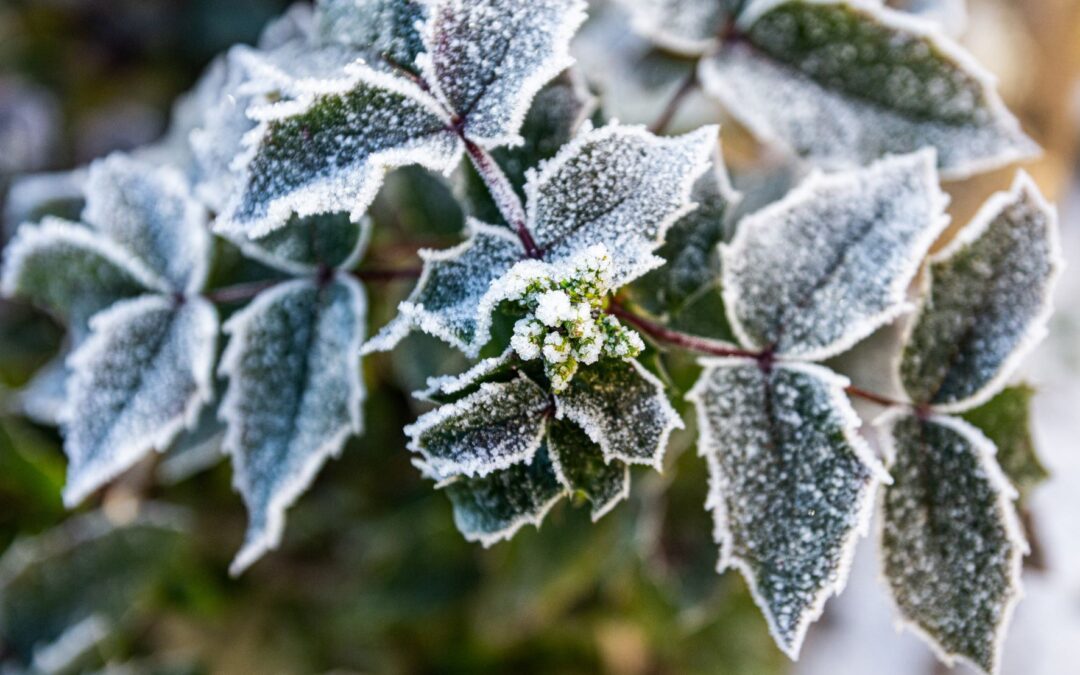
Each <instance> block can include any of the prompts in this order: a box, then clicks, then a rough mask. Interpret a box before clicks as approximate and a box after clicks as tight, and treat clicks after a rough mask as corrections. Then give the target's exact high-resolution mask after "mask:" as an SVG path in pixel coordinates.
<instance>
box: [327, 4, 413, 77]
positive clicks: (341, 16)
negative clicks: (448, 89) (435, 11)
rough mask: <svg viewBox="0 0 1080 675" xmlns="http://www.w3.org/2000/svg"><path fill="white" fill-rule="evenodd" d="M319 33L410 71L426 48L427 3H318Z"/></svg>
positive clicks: (333, 40) (331, 41)
mask: <svg viewBox="0 0 1080 675" xmlns="http://www.w3.org/2000/svg"><path fill="white" fill-rule="evenodd" d="M315 12H316V14H315V23H316V30H317V32H318V35H319V37H320V40H321V41H322V42H324V43H337V44H341V45H345V46H347V47H350V48H353V49H356V50H359V51H363V52H366V53H369V54H371V55H372V56H381V57H384V58H387V59H388V60H389V61H390V62H391V63H393V64H395V65H398V66H402V67H405V68H411V67H412V66H413V64H414V62H415V61H416V56H417V54H419V53H420V52H421V51H423V49H424V45H423V41H422V40H421V38H420V30H419V26H420V24H421V23H422V22H423V21H424V19H425V17H426V15H427V2H426V0H317V2H316V8H315Z"/></svg>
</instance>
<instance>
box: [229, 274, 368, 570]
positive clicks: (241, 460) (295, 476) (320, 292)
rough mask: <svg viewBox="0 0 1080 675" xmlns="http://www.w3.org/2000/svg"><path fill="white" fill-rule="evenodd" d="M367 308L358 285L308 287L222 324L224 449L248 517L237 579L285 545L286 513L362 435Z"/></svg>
mask: <svg viewBox="0 0 1080 675" xmlns="http://www.w3.org/2000/svg"><path fill="white" fill-rule="evenodd" d="M366 307H367V301H366V298H365V296H364V291H363V289H362V288H361V287H360V285H359V284H358V283H357V282H356V281H355V280H353V279H352V278H351V277H348V276H344V275H338V276H337V277H336V278H335V279H334V280H333V281H332V282H330V283H328V284H325V285H320V284H319V283H317V282H316V281H313V280H309V279H301V280H295V281H289V282H285V283H282V284H280V285H278V286H276V287H274V288H273V289H271V290H269V291H266V292H264V293H262V294H261V295H259V296H258V297H257V298H256V299H255V300H254V302H252V303H251V304H250V305H248V306H247V307H245V308H244V309H243V310H242V311H241V312H239V313H238V314H236V315H234V316H233V317H232V318H231V319H230V320H229V322H228V323H227V324H226V325H225V332H226V333H229V334H230V335H231V337H230V340H229V346H228V348H227V349H226V350H225V353H224V355H223V356H222V362H221V366H220V373H221V374H222V375H223V376H227V377H228V378H229V388H228V390H227V391H226V394H225V398H224V399H223V401H222V406H221V411H220V416H221V419H222V420H223V421H224V422H225V423H226V425H227V430H226V435H225V443H224V449H225V451H226V452H227V453H228V454H229V455H230V456H231V457H232V460H233V472H234V473H233V476H234V478H233V481H234V484H235V485H236V487H237V489H238V490H239V491H240V494H241V495H242V496H243V498H244V502H245V503H246V504H247V507H248V513H249V518H250V522H249V525H248V531H247V535H246V537H245V541H244V546H243V548H241V550H240V552H239V553H237V555H236V558H235V560H234V561H233V564H232V566H231V568H230V571H231V572H232V573H233V574H239V573H240V572H242V571H243V570H244V569H246V568H247V567H248V566H249V565H250V564H251V563H253V562H255V561H256V560H257V559H258V558H259V557H260V556H262V554H263V553H265V552H266V551H267V550H269V549H272V548H275V547H276V546H277V545H278V543H279V542H280V540H281V534H282V530H283V529H284V525H285V522H284V521H285V510H286V509H287V508H288V507H289V506H291V505H292V503H293V502H294V501H296V499H297V498H298V497H299V496H300V495H301V494H302V493H303V492H304V490H306V489H307V487H308V485H309V484H310V483H311V481H312V480H313V479H314V478H315V475H316V474H317V473H318V471H319V469H320V468H322V465H323V464H324V463H325V462H326V460H327V459H328V458H330V457H332V456H334V455H336V454H337V453H339V452H340V451H341V448H342V447H343V446H344V444H345V441H346V439H348V437H349V436H351V435H353V434H357V433H360V431H361V428H362V425H361V419H360V413H361V403H362V401H363V398H364V387H363V383H362V381H361V379H360V344H361V342H362V341H363V336H364V323H365V318H366V313H367V309H366Z"/></svg>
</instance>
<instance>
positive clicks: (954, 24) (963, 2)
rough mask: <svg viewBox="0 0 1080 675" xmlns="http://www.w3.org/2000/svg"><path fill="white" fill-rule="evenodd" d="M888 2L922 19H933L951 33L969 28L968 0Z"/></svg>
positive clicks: (955, 33)
mask: <svg viewBox="0 0 1080 675" xmlns="http://www.w3.org/2000/svg"><path fill="white" fill-rule="evenodd" d="M888 4H889V6H890V7H894V8H896V9H899V10H901V11H904V12H908V13H909V14H914V15H915V16H917V17H919V18H921V19H927V20H929V21H933V22H934V23H936V24H938V25H939V26H941V27H942V29H944V31H945V32H946V33H948V34H949V35H953V36H956V35H960V34H962V33H963V32H964V31H965V29H966V28H967V24H968V9H967V0H889V2H888Z"/></svg>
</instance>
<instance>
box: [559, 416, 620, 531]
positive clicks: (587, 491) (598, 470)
mask: <svg viewBox="0 0 1080 675" xmlns="http://www.w3.org/2000/svg"><path fill="white" fill-rule="evenodd" d="M547 448H548V453H549V455H550V456H551V463H552V469H553V471H554V472H555V476H556V477H557V478H558V480H559V483H560V484H561V485H562V486H563V487H564V488H565V489H566V490H568V491H570V492H571V493H575V492H576V493H581V494H583V495H584V496H585V498H586V499H588V500H589V502H591V503H592V519H593V521H594V522H595V521H597V520H599V519H600V518H602V517H603V516H604V515H605V514H607V513H608V511H610V510H611V509H613V508H615V506H616V505H617V504H618V503H619V502H621V501H622V500H624V499H626V498H627V497H628V496H630V467H629V466H627V464H626V463H625V462H620V461H618V460H610V461H609V460H606V459H605V458H604V453H603V451H601V449H600V446H599V445H597V444H596V443H594V442H593V441H592V440H590V439H589V437H588V436H587V435H586V434H585V432H584V431H582V430H581V428H580V427H578V426H577V425H576V424H572V423H569V422H564V421H560V420H555V421H553V422H552V423H551V424H550V425H549V426H548V435H547Z"/></svg>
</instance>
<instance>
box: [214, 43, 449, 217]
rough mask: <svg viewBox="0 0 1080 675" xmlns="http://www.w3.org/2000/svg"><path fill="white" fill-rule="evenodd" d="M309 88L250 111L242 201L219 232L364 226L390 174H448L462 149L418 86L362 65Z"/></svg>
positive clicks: (443, 116) (237, 199) (446, 121)
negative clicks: (313, 221)
mask: <svg viewBox="0 0 1080 675" xmlns="http://www.w3.org/2000/svg"><path fill="white" fill-rule="evenodd" d="M346 73H347V76H346V77H343V78H340V79H338V80H333V81H326V82H321V83H308V85H306V86H308V87H309V89H308V91H307V93H306V94H305V95H304V96H302V97H300V98H299V99H297V100H295V101H288V102H283V103H278V104H275V105H269V106H265V107H263V108H260V109H258V110H257V111H252V113H253V114H257V117H258V119H259V121H260V125H259V127H258V130H257V131H255V132H252V134H251V138H253V147H252V148H251V151H250V152H251V156H250V160H249V161H245V162H244V164H245V166H246V169H245V174H244V179H243V180H242V186H241V189H240V193H239V194H238V195H237V196H236V197H235V198H234V199H233V200H232V202H231V205H230V207H229V208H228V209H227V216H226V218H225V219H224V221H223V223H224V224H219V228H221V229H224V230H234V231H237V232H238V233H240V234H244V235H247V236H249V237H259V236H261V235H265V234H266V233H268V232H270V231H271V230H273V229H276V228H278V227H281V226H282V225H284V224H285V223H286V222H288V220H289V218H290V217H291V216H292V215H293V214H294V213H295V214H296V215H299V216H301V217H303V216H310V215H315V214H318V213H327V212H341V211H344V212H348V213H350V214H351V216H352V218H353V219H354V220H359V219H360V218H361V216H363V214H364V212H365V211H366V210H367V208H368V206H369V205H370V204H371V201H372V200H373V199H374V198H375V193H376V192H377V191H378V189H379V187H380V185H382V181H383V176H384V175H385V174H386V172H387V171H388V170H390V169H392V168H395V167H399V166H405V165H407V164H420V165H422V166H425V167H427V168H429V169H431V170H433V171H449V170H450V169H452V168H453V167H454V165H456V164H457V162H458V159H459V158H460V155H461V142H460V140H459V138H458V136H457V134H456V132H454V130H453V129H452V128H451V121H450V119H449V118H448V117H447V115H446V113H445V112H444V111H443V109H442V108H441V106H440V105H439V104H438V103H437V102H436V101H435V100H434V99H433V98H432V97H431V96H430V95H428V94H427V93H425V92H424V91H423V90H421V89H420V87H419V86H417V85H415V84H413V83H412V82H409V81H407V80H403V79H400V78H395V77H393V76H391V75H388V74H386V73H382V72H378V71H376V70H373V69H372V68H370V67H368V66H365V65H363V64H359V63H357V64H353V65H352V66H349V67H348V68H347V69H346Z"/></svg>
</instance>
